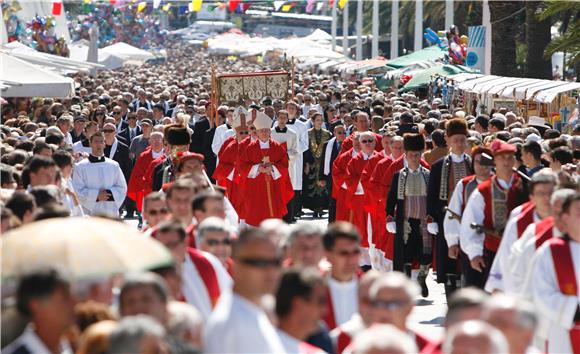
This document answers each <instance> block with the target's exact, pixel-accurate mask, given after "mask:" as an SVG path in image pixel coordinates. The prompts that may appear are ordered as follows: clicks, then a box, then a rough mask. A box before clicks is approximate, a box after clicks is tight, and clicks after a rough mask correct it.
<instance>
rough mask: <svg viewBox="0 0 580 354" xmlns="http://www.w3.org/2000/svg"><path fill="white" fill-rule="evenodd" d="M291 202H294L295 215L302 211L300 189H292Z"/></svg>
mask: <svg viewBox="0 0 580 354" xmlns="http://www.w3.org/2000/svg"><path fill="white" fill-rule="evenodd" d="M292 202H293V203H294V216H295V217H297V216H299V215H300V214H301V213H302V191H298V190H295V191H294V198H293V199H292Z"/></svg>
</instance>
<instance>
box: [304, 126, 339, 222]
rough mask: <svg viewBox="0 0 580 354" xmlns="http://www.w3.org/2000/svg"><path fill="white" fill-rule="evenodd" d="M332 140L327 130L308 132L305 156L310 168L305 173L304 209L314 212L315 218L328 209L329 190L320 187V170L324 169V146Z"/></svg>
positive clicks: (310, 130) (311, 130)
mask: <svg viewBox="0 0 580 354" xmlns="http://www.w3.org/2000/svg"><path fill="white" fill-rule="evenodd" d="M330 138H332V134H330V132H329V131H328V130H325V129H322V128H321V129H315V128H312V129H309V130H308V146H309V148H308V150H307V151H306V153H305V154H304V157H305V161H304V162H305V164H306V165H307V166H308V167H309V170H308V173H305V174H304V175H305V177H306V181H305V183H304V186H305V190H304V189H303V191H302V199H303V203H302V204H303V207H305V208H308V209H310V210H312V211H314V214H315V216H316V215H318V214H321V213H322V209H326V208H328V196H329V193H328V189H327V187H326V186H320V185H319V181H320V169H321V168H322V153H323V151H324V144H326V142H327V141H329V140H330Z"/></svg>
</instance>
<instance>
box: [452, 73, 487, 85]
mask: <svg viewBox="0 0 580 354" xmlns="http://www.w3.org/2000/svg"><path fill="white" fill-rule="evenodd" d="M482 76H483V75H482V74H470V73H461V74H457V75H451V76H449V79H451V80H453V81H455V83H456V84H459V83H462V82H465V81H468V80H473V79H477V78H479V77H482Z"/></svg>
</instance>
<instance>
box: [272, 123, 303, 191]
mask: <svg viewBox="0 0 580 354" xmlns="http://www.w3.org/2000/svg"><path fill="white" fill-rule="evenodd" d="M286 128H287V129H286V133H278V132H277V131H276V128H272V140H274V141H277V142H279V143H281V144H282V143H286V151H287V152H288V171H289V174H290V182H292V189H296V188H294V186H295V185H296V181H294V178H295V177H296V176H295V174H294V173H291V171H294V169H295V166H294V165H295V164H296V158H297V157H298V135H297V134H296V133H295V132H294V131H293V130H292V129H290V128H288V127H286Z"/></svg>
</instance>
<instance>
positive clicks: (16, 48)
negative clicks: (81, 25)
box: [2, 42, 104, 75]
mask: <svg viewBox="0 0 580 354" xmlns="http://www.w3.org/2000/svg"><path fill="white" fill-rule="evenodd" d="M2 49H3V50H4V51H5V52H7V53H10V55H12V56H14V57H16V58H19V59H21V60H24V61H26V62H29V63H31V64H35V65H39V66H42V67H43V68H45V69H48V70H50V71H54V72H56V73H58V74H63V75H65V74H71V73H77V72H79V71H85V70H91V69H101V68H103V67H104V66H103V65H100V64H94V63H87V62H85V61H84V60H75V59H73V58H66V57H61V56H58V55H53V54H48V53H42V52H38V51H36V50H34V49H32V48H30V47H28V46H26V45H24V44H22V43H20V42H12V43H8V44H6V45H4V46H2Z"/></svg>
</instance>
